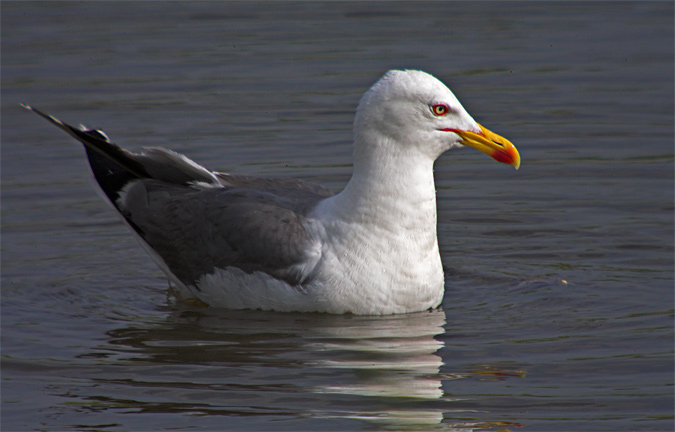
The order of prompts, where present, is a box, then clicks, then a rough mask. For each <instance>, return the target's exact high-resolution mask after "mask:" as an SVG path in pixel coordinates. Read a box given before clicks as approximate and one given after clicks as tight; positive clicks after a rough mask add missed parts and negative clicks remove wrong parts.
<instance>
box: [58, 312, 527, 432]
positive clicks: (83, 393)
mask: <svg viewBox="0 0 675 432" xmlns="http://www.w3.org/2000/svg"><path fill="white" fill-rule="evenodd" d="M445 324H446V317H445V312H444V311H443V310H440V309H439V310H434V311H429V312H421V313H416V314H410V315H401V316H386V317H360V316H352V315H346V316H334V315H324V314H278V313H268V312H264V313H263V312H256V311H226V310H216V309H210V308H204V309H202V308H188V307H185V306H179V307H178V308H177V309H172V310H170V311H169V315H168V316H167V319H166V320H165V321H163V322H161V321H160V322H156V323H152V324H142V325H139V324H137V323H134V324H126V325H124V326H122V327H119V328H116V329H113V330H110V331H108V332H107V340H106V341H105V342H104V343H102V344H100V345H98V346H97V347H94V348H93V349H91V350H89V351H88V352H86V353H83V354H82V355H80V356H78V357H79V358H80V359H89V360H94V362H93V363H90V365H91V366H85V367H84V370H80V371H79V372H78V373H79V374H80V376H81V375H82V374H84V375H88V376H92V377H95V378H93V379H92V381H94V382H95V385H93V386H82V387H81V388H80V390H79V391H77V392H73V393H71V394H70V395H69V396H70V397H71V398H74V399H77V400H78V401H77V402H71V404H76V405H77V408H78V409H79V410H85V411H92V412H96V413H99V417H100V413H102V412H105V411H109V412H111V413H113V412H114V413H117V414H120V413H124V414H136V416H135V417H138V416H139V415H140V416H142V415H143V414H148V415H156V414H166V415H168V418H174V420H175V421H176V425H178V424H182V426H185V427H189V426H195V425H197V424H199V425H202V426H203V423H202V421H203V420H206V422H207V423H209V424H210V423H212V422H217V423H218V424H220V425H221V426H223V427H225V426H227V427H234V428H235V429H236V427H237V424H238V423H239V422H245V421H247V420H246V419H249V423H247V424H246V427H247V428H248V429H251V428H252V429H256V428H258V427H260V428H263V429H266V428H269V427H270V425H272V424H273V425H274V428H275V429H276V430H284V429H286V428H287V427H288V428H290V429H293V428H294V427H296V428H297V427H300V425H304V426H306V425H307V423H296V421H305V422H306V421H308V420H310V421H311V422H312V423H310V424H312V425H313V426H312V427H316V428H323V429H328V430H330V429H332V428H337V429H340V428H344V427H354V425H353V424H352V425H349V423H350V422H352V423H353V422H356V423H359V424H361V425H362V427H368V428H370V427H376V428H386V429H390V428H391V429H396V430H437V429H438V430H458V431H468V430H495V429H494V428H499V430H503V428H504V427H506V426H507V424H506V423H504V422H498V421H495V422H489V421H484V420H481V421H477V419H476V417H475V416H473V415H472V413H474V412H475V410H473V409H471V408H468V407H466V406H465V407H461V406H458V405H456V402H457V399H455V398H453V397H450V396H449V395H448V393H447V390H446V392H445V393H444V387H451V386H452V383H453V382H454V381H455V380H457V379H463V378H468V377H469V376H471V375H475V376H479V377H483V378H485V379H499V373H500V372H499V371H497V370H490V368H485V369H484V370H477V371H473V372H469V373H466V372H463V373H457V374H455V373H448V372H443V373H442V372H441V366H442V365H443V360H442V358H441V356H440V354H439V350H440V349H441V348H443V347H444V343H443V342H442V341H441V340H439V339H440V338H439V336H441V335H443V334H444V333H445V329H444V326H445ZM101 366H105V370H101ZM91 368H93V370H91V371H90V372H87V371H86V369H91ZM101 392H104V393H101ZM224 417H227V418H224ZM198 418H199V419H200V420H197V419H198ZM207 419H208V420H207ZM217 419H218V420H217ZM99 420H100V419H99ZM270 421H271V422H273V423H265V422H270ZM250 422H254V423H255V424H254V425H252V424H251V423H250ZM345 422H347V423H345ZM512 425H514V426H519V425H517V424H515V423H513V424H512ZM125 426H129V425H126V424H125Z"/></svg>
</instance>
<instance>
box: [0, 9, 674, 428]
mask: <svg viewBox="0 0 675 432" xmlns="http://www.w3.org/2000/svg"><path fill="white" fill-rule="evenodd" d="M672 16H673V5H672V3H669V2H636V3H632V2H621V3H578V2H574V3H518V2H508V3H485V2H481V3H480V4H472V3H441V4H435V3H422V4H418V3H416V4H408V3H392V4H382V5H381V4H360V3H348V4H337V5H330V6H329V5H324V4H314V3H300V4H290V3H288V4H286V3H285V4H274V6H272V4H268V3H262V4H255V5H253V4H248V3H233V4H231V3H170V4H162V3H154V2H140V3H131V2H127V3H117V2H114V3H106V2H89V3H24V2H3V3H2V54H3V59H2V60H3V61H2V78H3V79H2V106H1V108H2V430H17V431H18V430H44V431H63V430H97V431H99V430H100V431H118V430H119V431H123V430H173V429H184V430H293V431H297V430H340V431H344V430H389V429H391V430H424V431H429V430H454V431H480V430H488V431H503V430H530V431H544V430H556V431H569V430H607V431H616V430H654V431H666V430H672V429H673V426H674V425H673V235H674V234H673V100H674V98H673V81H674V80H673V52H674V47H673V40H674V39H673V25H672ZM392 67H398V68H401V67H409V68H420V69H423V70H427V71H428V72H431V73H433V74H434V75H436V76H438V77H439V78H441V79H442V80H443V81H444V82H446V83H448V84H449V86H450V87H451V88H452V89H453V90H454V92H455V93H456V95H457V96H458V98H459V99H460V100H461V101H462V102H463V104H464V106H465V107H466V108H467V110H468V111H469V112H470V113H471V114H472V115H473V116H474V117H475V118H476V119H477V120H478V121H479V122H480V123H482V124H484V125H485V126H487V127H488V128H490V129H491V130H494V131H495V132H497V133H499V134H502V135H504V136H506V137H507V138H509V139H511V140H512V141H513V142H514V143H515V144H516V145H517V146H518V148H519V150H520V152H521V155H522V168H521V169H520V171H518V172H515V171H513V170H512V169H510V167H508V166H503V165H500V164H496V163H494V161H492V160H491V159H490V158H487V157H485V155H483V154H481V153H478V152H475V151H473V150H471V149H465V150H458V151H453V152H450V153H449V154H447V155H445V156H443V157H442V158H441V159H440V160H439V161H438V162H437V164H436V182H437V189H438V209H439V226H438V229H439V240H440V244H441V249H442V250H441V252H442V256H443V261H444V265H445V267H446V295H445V299H444V302H443V305H442V308H441V309H439V310H437V311H433V312H425V313H418V314H410V315H403V316H391V317H355V316H351V315H345V316H331V315H322V314H278V313H265V312H259V311H225V310H216V309H210V308H200V307H197V306H191V305H186V304H181V303H177V302H176V301H175V300H174V299H173V298H172V297H171V296H170V295H169V294H168V293H167V283H166V281H165V279H164V278H163V277H162V275H161V272H160V271H159V270H158V269H157V268H156V267H155V266H154V264H153V263H152V262H151V260H150V259H149V258H148V257H146V256H145V254H144V253H143V251H142V249H141V248H140V247H139V246H138V245H137V244H136V243H135V241H134V240H133V238H132V236H131V235H129V234H128V232H127V231H126V228H125V227H124V226H123V225H122V224H121V223H120V222H119V221H118V220H117V218H116V217H115V215H114V214H113V213H112V212H111V211H110V210H109V209H108V208H107V207H106V205H105V204H104V203H103V202H102V201H101V200H100V199H99V198H98V197H97V196H96V194H95V193H94V191H93V188H92V187H91V185H90V184H89V180H88V175H89V174H88V171H87V166H86V162H85V159H84V156H83V152H82V150H81V148H80V146H79V145H78V144H77V143H75V142H73V141H72V140H71V139H70V138H69V137H67V136H65V135H64V134H62V133H61V132H60V131H58V130H56V129H54V128H53V127H51V126H49V125H48V124H46V123H44V121H42V120H41V119H39V118H37V117H36V116H34V115H31V114H30V113H28V112H26V111H24V110H22V109H21V108H19V106H18V103H20V102H23V103H28V104H32V105H35V106H37V107H39V108H43V109H45V110H46V111H48V112H50V113H52V114H54V115H56V116H58V117H60V118H62V119H64V120H66V121H69V122H72V123H75V124H77V123H79V122H81V123H85V124H86V125H88V126H90V127H100V128H102V129H104V130H105V131H106V132H107V133H108V134H109V135H110V137H111V138H112V139H113V140H114V141H115V142H117V143H119V144H122V145H124V146H125V147H128V148H130V149H132V150H138V149H140V148H141V147H143V146H151V145H161V146H166V147H169V148H172V149H175V150H177V151H180V152H184V153H185V154H187V155H188V156H190V157H191V158H193V159H194V160H196V161H197V162H200V163H203V164H204V165H206V166H208V167H209V168H212V169H218V170H224V171H229V172H234V173H240V174H251V175H270V176H293V177H300V178H303V179H306V180H310V181H317V182H321V183H323V184H324V185H326V186H329V187H333V188H336V189H339V188H341V187H342V186H343V185H344V184H345V182H346V181H347V180H348V178H349V175H350V172H351V168H350V167H351V147H350V140H351V122H352V120H353V112H354V109H355V108H356V104H357V103H358V100H359V98H360V96H361V94H362V93H363V92H364V91H365V90H367V88H368V87H369V86H370V85H371V84H372V83H373V82H374V81H376V80H377V79H378V78H379V76H381V75H382V74H383V73H384V72H385V71H386V70H388V69H390V68H392Z"/></svg>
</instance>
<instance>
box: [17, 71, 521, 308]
mask: <svg viewBox="0 0 675 432" xmlns="http://www.w3.org/2000/svg"><path fill="white" fill-rule="evenodd" d="M23 106H24V108H26V109H28V110H31V111H33V112H35V113H36V114H38V115H40V116H42V117H43V118H45V119H46V120H48V121H49V122H51V123H52V124H54V125H56V126H57V127H59V128H61V129H63V130H64V131H65V132H67V133H68V134H70V135H71V136H72V137H74V138H75V139H77V140H78V141H80V142H81V143H82V144H83V145H84V148H85V151H86V155H87V158H88V161H89V165H90V166H91V170H92V173H93V176H94V178H95V179H96V182H97V183H98V186H99V187H100V189H101V191H102V196H103V197H104V198H105V199H106V200H107V201H108V202H109V204H111V205H112V207H113V209H114V210H115V212H116V213H117V214H118V215H119V216H120V217H121V218H122V220H123V221H124V223H125V224H126V225H127V226H128V227H129V228H130V229H131V232H132V233H133V234H134V236H135V237H136V238H137V239H138V241H139V242H140V244H141V245H142V246H143V248H144V249H145V250H146V251H147V252H148V253H149V255H150V256H151V257H152V258H153V260H154V261H155V262H156V263H157V265H158V266H159V268H160V269H161V270H162V271H163V272H164V273H165V274H166V275H167V277H168V278H169V280H170V282H172V283H173V284H174V285H175V286H176V287H177V291H178V295H179V297H180V298H184V299H189V298H197V299H199V300H201V301H202V302H204V303H206V304H208V305H209V306H212V307H222V308H230V309H262V310H275V311H285V312H327V313H334V314H344V313H352V314H360V315H385V314H395V313H409V312H415V311H423V310H427V309H431V308H436V307H438V306H439V305H440V303H441V301H442V299H443V294H444V275H443V265H442V262H441V256H440V253H439V248H438V236H437V232H436V222H437V220H436V218H437V213H436V189H435V185H434V176H433V165H434V162H435V160H436V159H437V158H438V157H439V156H440V155H441V154H443V153H444V152H446V151H447V150H450V149H454V148H458V147H463V146H468V147H473V148H475V149H477V150H479V151H481V152H483V153H486V154H488V155H489V156H491V157H492V158H494V159H495V160H497V161H498V162H502V163H506V164H509V165H512V166H514V167H515V168H516V169H518V168H519V166H520V155H519V154H518V151H517V150H516V148H515V146H514V145H513V144H512V143H511V142H510V141H508V140H507V139H505V138H503V137H501V136H499V135H497V134H495V133H493V132H491V131H489V130H488V129H486V128H484V127H483V126H481V125H480V124H478V123H476V121H475V120H474V119H473V118H472V117H471V116H470V115H469V114H468V113H467V112H466V110H465V109H464V108H463V107H462V105H461V104H460V103H459V101H458V100H457V98H456V97H455V96H454V94H453V93H452V92H451V91H450V90H449V89H448V88H447V87H446V86H445V85H444V84H443V83H442V82H441V81H439V80H438V79H437V78H435V77H433V76H432V75H430V74H428V73H426V72H422V71H418V70H391V71H389V72H387V73H386V74H385V75H384V76H383V77H382V78H380V79H379V80H378V81H377V82H376V83H375V84H374V85H373V86H372V87H371V88H370V90H368V91H367V92H366V93H365V94H364V96H363V97H362V98H361V101H360V102H359V105H358V108H357V110H356V117H355V120H354V135H353V138H354V166H353V173H352V177H351V179H350V180H349V182H348V183H347V185H346V186H345V188H344V189H343V190H342V191H341V192H339V193H335V192H333V191H331V190H329V189H327V188H324V187H322V186H318V185H314V184H310V183H306V182H303V181H300V180H294V179H270V178H257V177H249V176H242V175H233V174H226V173H220V172H214V171H211V170H209V169H207V168H204V167H203V166H202V165H199V164H197V163H196V162H193V161H192V160H190V159H188V158H187V157H186V156H184V155H182V154H179V153H176V152H173V151H171V150H167V149H164V148H159V147H153V148H148V149H144V152H143V153H132V152H130V151H127V150H125V149H123V148H121V147H119V146H118V145H116V144H114V143H113V142H112V141H110V139H109V138H108V136H107V135H106V134H105V133H104V132H103V131H101V130H97V129H88V128H86V127H84V126H80V127H79V128H76V127H73V126H70V125H68V124H66V123H64V122H62V121H60V120H58V119H56V118H55V117H52V116H50V115H48V114H46V113H44V112H42V111H40V110H38V109H36V108H33V107H30V106H28V105H23Z"/></svg>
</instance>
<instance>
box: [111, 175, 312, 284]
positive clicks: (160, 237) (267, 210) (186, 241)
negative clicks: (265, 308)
mask: <svg viewBox="0 0 675 432" xmlns="http://www.w3.org/2000/svg"><path fill="white" fill-rule="evenodd" d="M322 198H323V197H322V196H321V195H317V194H315V193H313V192H311V191H307V190H302V189H292V190H284V192H283V193H280V191H275V192H270V191H267V190H259V189H246V188H224V187H220V188H219V187H208V188H203V189H200V188H193V187H184V186H177V185H174V184H170V183H166V182H162V181H156V180H142V181H137V182H134V183H133V184H131V185H130V187H129V188H128V189H127V191H126V193H125V194H123V195H122V197H121V198H120V199H119V200H118V206H119V209H120V212H121V213H122V215H123V216H124V217H125V218H126V219H127V220H128V221H130V222H131V225H132V226H133V227H134V229H136V231H137V233H138V234H139V235H140V236H141V237H142V239H143V240H144V241H145V242H146V243H147V244H148V245H149V246H150V247H151V248H152V249H153V250H154V251H155V252H156V253H157V254H158V255H159V256H160V257H161V258H162V259H163V260H164V262H165V263H166V265H167V266H168V267H169V269H170V270H171V272H172V273H173V274H174V275H175V276H176V277H177V278H178V279H180V280H181V281H182V282H184V283H186V284H189V285H195V286H196V284H195V283H196V281H197V280H199V278H200V277H201V276H203V275H206V274H209V273H212V272H213V271H214V269H216V268H221V269H226V268H228V267H237V268H239V269H242V270H244V271H246V272H254V271H262V272H265V273H267V274H269V275H270V276H272V277H274V278H277V279H281V280H284V281H286V282H288V283H289V284H291V285H300V284H302V283H303V282H305V281H307V280H308V279H311V275H312V271H313V269H314V268H315V265H316V263H317V262H318V261H319V259H320V257H321V243H320V241H319V239H317V238H316V237H315V236H314V235H313V234H312V232H313V231H312V227H311V222H310V221H309V220H308V219H307V218H306V214H307V212H308V211H309V210H310V209H311V208H313V207H314V206H315V205H316V204H317V203H318V202H319V201H320V200H321V199H322Z"/></svg>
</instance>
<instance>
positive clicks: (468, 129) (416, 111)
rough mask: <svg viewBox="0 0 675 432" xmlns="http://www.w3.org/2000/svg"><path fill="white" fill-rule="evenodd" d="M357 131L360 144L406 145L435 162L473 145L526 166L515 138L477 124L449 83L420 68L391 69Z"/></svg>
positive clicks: (361, 111) (362, 106)
mask: <svg viewBox="0 0 675 432" xmlns="http://www.w3.org/2000/svg"><path fill="white" fill-rule="evenodd" d="M354 135H355V142H356V143H358V144H357V145H369V146H381V145H384V146H387V147H388V148H389V149H388V151H392V150H394V149H393V148H392V147H396V146H401V147H403V148H399V149H398V150H400V151H403V152H405V153H409V152H410V151H413V152H416V153H418V154H421V155H424V156H425V157H428V158H431V159H432V160H435V159H437V158H438V157H439V156H440V155H441V154H443V153H444V152H445V151H447V150H449V149H451V148H454V147H461V146H469V147H473V148H475V149H477V150H480V151H482V152H483V153H486V154H488V155H489V156H491V157H493V158H494V159H495V160H497V161H499V162H502V163H507V164H509V165H512V166H514V167H515V168H516V169H518V167H519V166H520V155H519V154H518V151H517V150H516V148H515V146H514V145H513V144H511V142H510V141H508V140H507V139H506V138H503V137H501V136H499V135H497V134H495V133H493V132H491V131H489V130H487V129H486V128H484V127H482V126H481V125H479V124H478V123H476V121H475V120H474V119H473V118H472V117H471V116H470V115H469V113H467V112H466V110H465V109H464V107H463V106H462V104H461V103H460V102H459V101H458V100H457V98H456V97H455V95H454V94H453V93H452V92H451V91H450V89H448V88H447V87H446V86H445V84H443V83H442V82H441V81H439V80H438V79H436V78H435V77H433V76H431V75H429V74H428V73H426V72H422V71H417V70H391V71H389V72H387V73H386V74H385V75H384V76H383V77H382V78H380V80H379V81H378V82H376V83H375V84H374V85H373V87H372V88H371V89H370V90H369V91H368V92H366V94H365V95H364V96H363V97H362V98H361V102H360V103H359V107H358V110H357V114H356V119H355V121H354ZM392 143H393V145H392Z"/></svg>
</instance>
